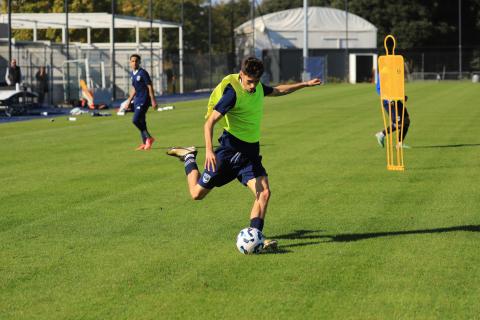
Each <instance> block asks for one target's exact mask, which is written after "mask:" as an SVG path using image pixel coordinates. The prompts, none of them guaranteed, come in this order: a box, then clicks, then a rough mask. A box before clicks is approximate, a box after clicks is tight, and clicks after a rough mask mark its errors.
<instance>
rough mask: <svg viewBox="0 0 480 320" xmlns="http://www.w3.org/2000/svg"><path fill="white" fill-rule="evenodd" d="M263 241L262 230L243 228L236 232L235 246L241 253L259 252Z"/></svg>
mask: <svg viewBox="0 0 480 320" xmlns="http://www.w3.org/2000/svg"><path fill="white" fill-rule="evenodd" d="M263 241H264V237H263V234H262V231H260V230H258V229H256V228H245V229H242V230H241V231H240V232H239V233H238V236H237V248H238V251H240V252H241V253H243V254H254V253H260V251H261V250H262V248H263Z"/></svg>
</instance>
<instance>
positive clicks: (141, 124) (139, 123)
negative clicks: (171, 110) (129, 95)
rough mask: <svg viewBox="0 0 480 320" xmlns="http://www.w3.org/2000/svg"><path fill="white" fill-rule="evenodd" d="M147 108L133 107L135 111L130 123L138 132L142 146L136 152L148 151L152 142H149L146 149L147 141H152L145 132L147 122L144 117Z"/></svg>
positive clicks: (146, 131)
mask: <svg viewBox="0 0 480 320" xmlns="http://www.w3.org/2000/svg"><path fill="white" fill-rule="evenodd" d="M147 110H148V109H147V108H145V107H140V106H137V107H135V111H134V114H133V118H132V122H133V124H134V125H135V126H136V127H137V128H138V130H139V131H140V135H141V137H142V144H141V145H140V146H139V147H138V148H137V149H136V150H148V149H150V147H151V144H152V143H153V140H150V145H149V147H148V148H147V140H148V139H152V137H151V136H150V133H149V132H148V130H147V122H146V119H145V115H146V113H147Z"/></svg>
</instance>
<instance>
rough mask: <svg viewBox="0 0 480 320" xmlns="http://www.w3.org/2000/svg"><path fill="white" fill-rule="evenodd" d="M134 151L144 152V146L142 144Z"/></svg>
mask: <svg viewBox="0 0 480 320" xmlns="http://www.w3.org/2000/svg"><path fill="white" fill-rule="evenodd" d="M135 150H136V151H140V150H145V145H144V144H143V143H142V144H141V145H139V146H138V148H137V149H135Z"/></svg>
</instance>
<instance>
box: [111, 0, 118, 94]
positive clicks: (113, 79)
mask: <svg viewBox="0 0 480 320" xmlns="http://www.w3.org/2000/svg"><path fill="white" fill-rule="evenodd" d="M115 9H116V8H115V0H112V27H111V32H110V46H111V47H110V51H111V56H110V66H111V69H112V102H113V101H115V99H116V98H117V89H116V82H115V77H116V74H115Z"/></svg>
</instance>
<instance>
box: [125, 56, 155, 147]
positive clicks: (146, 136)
mask: <svg viewBox="0 0 480 320" xmlns="http://www.w3.org/2000/svg"><path fill="white" fill-rule="evenodd" d="M140 63H141V58H140V56H139V55H138V54H132V55H131V56H130V67H131V69H132V72H131V74H130V77H131V79H132V89H131V90H130V96H129V97H128V100H127V102H126V105H127V106H128V105H130V102H131V101H132V99H133V111H134V114H133V119H132V122H133V124H134V125H135V126H136V127H137V128H138V130H139V131H140V135H141V138H142V144H140V146H139V147H138V148H137V150H150V149H151V148H152V144H153V142H154V141H155V139H154V138H153V137H152V136H151V135H150V133H149V132H148V130H147V122H146V114H147V111H148V108H149V107H150V106H152V108H154V109H155V108H156V107H157V101H156V100H155V93H154V91H153V86H152V80H151V79H150V75H149V74H148V72H147V70H145V69H143V68H141V67H140Z"/></svg>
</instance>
